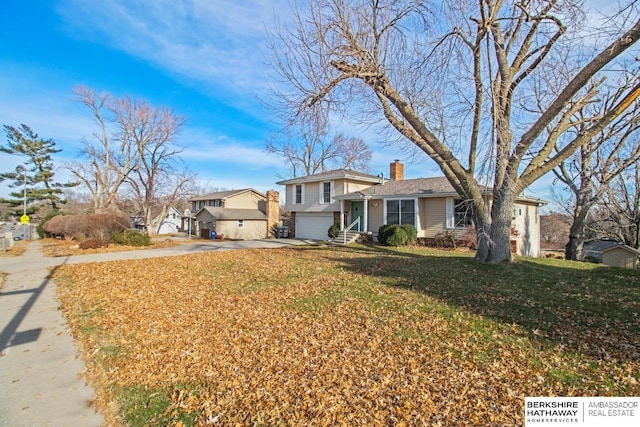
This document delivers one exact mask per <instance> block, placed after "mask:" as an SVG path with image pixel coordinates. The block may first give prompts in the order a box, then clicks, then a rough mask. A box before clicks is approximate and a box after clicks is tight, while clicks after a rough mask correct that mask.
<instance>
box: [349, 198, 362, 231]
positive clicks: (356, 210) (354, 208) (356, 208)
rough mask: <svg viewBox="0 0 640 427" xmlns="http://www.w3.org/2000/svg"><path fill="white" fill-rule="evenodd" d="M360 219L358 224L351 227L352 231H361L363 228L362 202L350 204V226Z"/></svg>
mask: <svg viewBox="0 0 640 427" xmlns="http://www.w3.org/2000/svg"><path fill="white" fill-rule="evenodd" d="M358 218H360V224H358V226H356V227H353V229H354V230H357V231H363V227H364V202H351V224H352V223H353V221H355V220H356V219H358Z"/></svg>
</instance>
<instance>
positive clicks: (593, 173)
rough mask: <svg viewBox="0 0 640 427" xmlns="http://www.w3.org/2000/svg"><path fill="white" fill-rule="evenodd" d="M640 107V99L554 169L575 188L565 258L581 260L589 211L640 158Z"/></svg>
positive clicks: (613, 100) (579, 129)
mask: <svg viewBox="0 0 640 427" xmlns="http://www.w3.org/2000/svg"><path fill="white" fill-rule="evenodd" d="M621 92H622V91H618V92H617V93H615V94H613V95H612V96H610V97H607V98H608V99H607V100H606V101H605V102H604V103H603V104H599V105H598V107H602V108H603V110H602V111H595V112H594V113H592V114H589V117H602V116H604V115H606V114H607V111H608V110H609V109H610V108H612V107H613V106H615V105H616V104H617V103H618V101H619V99H618V97H619V96H620V94H621ZM583 117H584V114H583V112H582V111H581V112H579V114H578V119H577V123H579V124H578V126H577V128H576V133H577V134H580V133H581V132H583V131H584V130H585V128H586V127H587V126H588V123H587V122H586V121H585V120H583ZM639 127H640V110H639V109H638V105H637V103H636V104H635V105H634V106H633V108H630V109H628V110H627V111H625V112H624V113H622V114H620V115H619V116H618V118H617V119H616V120H614V121H613V122H612V123H611V124H610V125H609V126H608V127H607V128H605V129H604V130H603V131H601V132H599V133H598V134H597V135H596V136H595V137H594V138H593V139H591V140H590V141H588V142H587V143H586V144H584V145H582V146H581V147H580V149H579V150H578V152H577V153H576V154H575V155H574V156H572V157H570V158H568V159H567V160H565V161H563V162H562V163H561V164H560V165H559V166H558V167H557V168H555V169H554V171H553V172H554V174H555V175H556V177H557V178H558V180H559V181H561V182H562V183H564V184H565V185H566V186H567V187H568V188H569V189H570V191H571V194H572V197H571V200H572V206H571V209H570V211H571V215H572V223H571V228H570V230H569V242H568V243H567V245H566V249H565V258H566V259H572V260H581V259H582V257H583V253H582V249H583V246H584V242H585V233H586V227H587V219H588V214H589V212H590V211H591V210H592V208H593V207H594V206H596V204H597V203H598V202H600V201H601V200H602V198H603V196H604V195H605V194H606V193H607V191H610V186H611V184H612V183H613V181H614V180H615V179H616V178H618V177H619V176H620V174H622V173H623V172H624V171H625V170H626V169H628V168H629V167H630V166H631V165H633V164H635V163H636V162H637V161H638V160H639V159H640V141H639V140H638V138H639V136H638V132H637V130H638V128H639Z"/></svg>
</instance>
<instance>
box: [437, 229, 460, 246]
mask: <svg viewBox="0 0 640 427" xmlns="http://www.w3.org/2000/svg"><path fill="white" fill-rule="evenodd" d="M434 241H435V245H436V247H437V248H455V247H456V236H455V235H454V234H453V232H452V231H441V232H439V233H437V234H436V235H435V236H434Z"/></svg>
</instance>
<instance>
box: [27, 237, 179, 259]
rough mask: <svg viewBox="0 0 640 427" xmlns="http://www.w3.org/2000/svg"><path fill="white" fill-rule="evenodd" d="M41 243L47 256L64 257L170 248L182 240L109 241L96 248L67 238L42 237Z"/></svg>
mask: <svg viewBox="0 0 640 427" xmlns="http://www.w3.org/2000/svg"><path fill="white" fill-rule="evenodd" d="M40 243H41V244H42V246H41V247H42V252H43V253H44V254H45V256H49V257H64V256H72V255H85V254H101V253H110V252H125V251H139V250H143V249H159V248H170V247H173V246H176V245H179V244H180V242H178V241H175V240H171V239H168V238H167V239H163V240H154V241H153V242H152V244H151V245H149V246H128V245H117V244H115V243H109V244H108V245H106V246H103V247H101V248H96V249H80V247H79V245H78V242H77V241H75V240H67V239H52V238H46V239H41V240H40Z"/></svg>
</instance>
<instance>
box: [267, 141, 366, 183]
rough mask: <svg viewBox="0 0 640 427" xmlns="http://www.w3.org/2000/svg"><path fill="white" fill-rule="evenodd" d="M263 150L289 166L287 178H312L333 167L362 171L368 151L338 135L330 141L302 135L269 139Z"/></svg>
mask: <svg viewBox="0 0 640 427" xmlns="http://www.w3.org/2000/svg"><path fill="white" fill-rule="evenodd" d="M266 150H267V152H268V153H270V154H274V155H276V156H278V157H279V158H281V159H282V160H283V161H284V162H285V164H287V165H289V168H290V172H291V175H292V176H294V177H297V176H301V175H312V174H315V173H318V172H322V171H325V170H328V169H333V168H343V169H354V170H356V169H357V170H361V171H366V170H368V169H369V161H370V160H371V150H370V149H369V147H368V146H367V144H366V143H365V142H364V140H363V139H361V138H355V137H351V138H348V137H346V136H345V135H343V134H341V133H338V134H336V135H334V137H333V139H330V140H327V139H326V136H325V135H323V134H318V133H305V134H303V135H301V136H300V137H298V138H294V137H285V138H281V139H270V140H268V141H267V143H266Z"/></svg>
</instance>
